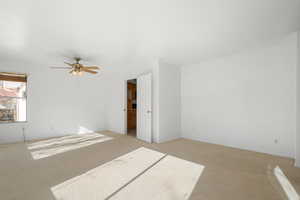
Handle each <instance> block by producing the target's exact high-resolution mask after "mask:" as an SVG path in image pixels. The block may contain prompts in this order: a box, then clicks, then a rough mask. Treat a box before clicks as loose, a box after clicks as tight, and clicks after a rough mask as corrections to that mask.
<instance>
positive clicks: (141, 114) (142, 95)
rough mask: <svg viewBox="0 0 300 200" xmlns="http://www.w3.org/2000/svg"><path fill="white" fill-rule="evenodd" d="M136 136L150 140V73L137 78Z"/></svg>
mask: <svg viewBox="0 0 300 200" xmlns="http://www.w3.org/2000/svg"><path fill="white" fill-rule="evenodd" d="M136 130H137V138H138V139H140V140H144V141H146V142H149V143H151V142H152V75H151V74H145V75H142V76H140V77H138V78H137V127H136Z"/></svg>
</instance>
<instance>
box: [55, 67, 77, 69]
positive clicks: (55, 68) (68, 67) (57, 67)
mask: <svg viewBox="0 0 300 200" xmlns="http://www.w3.org/2000/svg"><path fill="white" fill-rule="evenodd" d="M50 68H51V69H72V67H50Z"/></svg>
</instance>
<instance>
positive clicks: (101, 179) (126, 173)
mask: <svg viewBox="0 0 300 200" xmlns="http://www.w3.org/2000/svg"><path fill="white" fill-rule="evenodd" d="M163 156H164V154H162V153H160V152H157V151H153V150H150V149H147V148H143V147H142V148H139V149H137V150H135V151H132V152H130V153H128V154H125V155H123V156H121V157H119V158H116V159H114V160H112V161H110V162H108V163H105V164H103V165H101V166H99V167H97V168H95V169H93V170H90V171H88V172H86V173H84V174H82V175H80V176H77V177H75V178H72V179H70V180H67V181H66V182H64V183H61V184H59V185H57V186H54V187H52V188H51V190H52V193H53V194H54V196H55V198H56V199H57V200H61V199H63V200H83V199H88V200H101V199H106V198H107V197H108V196H110V195H111V194H112V193H114V192H116V191H117V190H118V189H120V188H121V187H122V186H123V185H125V184H127V183H128V182H129V181H131V180H132V179H134V178H135V177H136V176H137V175H139V174H140V173H142V172H143V171H144V170H146V169H147V168H148V167H149V166H151V165H153V164H154V163H155V162H157V161H159V160H160V159H161V158H162V157H163Z"/></svg>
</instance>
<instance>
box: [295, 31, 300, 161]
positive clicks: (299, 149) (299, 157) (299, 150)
mask: <svg viewBox="0 0 300 200" xmlns="http://www.w3.org/2000/svg"><path fill="white" fill-rule="evenodd" d="M297 44H298V63H297V64H298V65H297V133H296V134H297V135H296V157H295V158H296V166H297V167H300V32H298V41H297Z"/></svg>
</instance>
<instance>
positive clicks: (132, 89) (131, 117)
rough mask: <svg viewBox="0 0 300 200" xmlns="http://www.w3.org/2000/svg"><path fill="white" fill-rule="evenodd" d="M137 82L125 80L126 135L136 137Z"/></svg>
mask: <svg viewBox="0 0 300 200" xmlns="http://www.w3.org/2000/svg"><path fill="white" fill-rule="evenodd" d="M136 124H137V80H136V79H131V80H127V135H129V136H133V137H136Z"/></svg>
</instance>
